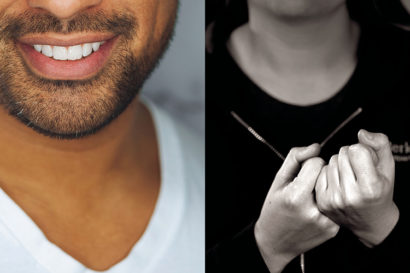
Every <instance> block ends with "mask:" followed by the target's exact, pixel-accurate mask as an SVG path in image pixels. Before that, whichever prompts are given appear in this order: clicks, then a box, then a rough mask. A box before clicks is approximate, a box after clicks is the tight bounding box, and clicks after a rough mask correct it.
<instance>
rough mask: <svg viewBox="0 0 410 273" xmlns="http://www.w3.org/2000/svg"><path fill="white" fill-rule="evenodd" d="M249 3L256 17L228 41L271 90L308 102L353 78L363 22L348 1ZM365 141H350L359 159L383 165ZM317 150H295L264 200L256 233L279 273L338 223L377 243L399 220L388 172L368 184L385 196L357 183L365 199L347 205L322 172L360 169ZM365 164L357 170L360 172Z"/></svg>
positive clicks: (292, 101)
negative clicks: (366, 150) (369, 155)
mask: <svg viewBox="0 0 410 273" xmlns="http://www.w3.org/2000/svg"><path fill="white" fill-rule="evenodd" d="M248 7H249V22H248V23H246V24H244V25H242V26H240V27H239V28H237V29H235V30H234V31H233V33H232V34H231V36H230V38H229V40H228V42H227V48H228V51H229V52H230V53H231V55H232V57H233V59H234V60H235V61H236V63H237V64H238V65H239V67H240V68H241V69H242V71H243V72H244V73H245V74H246V75H247V76H248V77H249V78H250V79H251V80H252V81H253V82H255V83H256V84H257V85H258V86H259V87H260V88H261V89H262V90H263V91H264V92H266V93H267V94H269V95H270V96H272V97H274V98H276V99H278V100H280V101H282V102H285V103H288V104H291V105H299V106H308V105H314V104H317V103H321V102H324V101H326V100H328V99H330V98H332V97H333V96H334V95H335V94H336V93H337V92H338V91H339V90H340V89H341V88H342V87H343V86H344V85H345V83H346V82H347V81H348V80H349V79H350V77H351V75H352V73H353V71H354V69H355V67H356V63H357V59H356V51H357V45H358V39H359V36H360V29H359V26H358V25H357V23H355V22H353V21H352V20H351V19H350V17H349V14H348V11H347V7H346V3H345V1H344V0H332V1H324V0H323V1H322V0H291V1H289V0H273V1H264V0H248ZM267 26H268V27H267ZM362 140H363V139H362V138H359V141H362ZM361 145H364V144H363V143H360V144H359V147H361V148H359V152H357V153H356V152H354V151H353V150H355V148H351V149H352V152H351V153H352V154H355V156H354V158H355V160H356V161H355V162H356V164H357V165H358V166H368V168H373V169H375V168H378V167H375V166H371V165H366V164H369V162H366V158H365V157H363V156H362V155H361V154H362V152H363V151H362V150H363V149H362V148H363V147H362V146H361ZM366 145H367V146H369V147H372V149H376V147H375V146H374V145H370V144H369V143H366ZM315 147H316V148H315ZM354 147H356V146H354ZM376 150H377V149H376ZM387 150H388V148H387V146H385V151H387ZM349 151H350V148H349ZM341 152H343V153H345V149H343V150H342V151H341ZM318 154H319V148H318V147H317V145H316V146H315V145H314V146H313V148H312V146H310V147H304V148H297V149H294V150H292V151H291V152H290V153H289V155H288V157H287V159H286V161H285V163H284V164H283V165H282V167H281V169H280V171H279V172H278V174H277V176H276V178H275V180H274V182H273V184H272V187H271V189H270V191H269V193H268V194H267V197H266V199H265V203H264V206H263V208H262V211H261V214H260V216H259V218H258V220H257V223H256V225H255V229H254V234H255V238H256V242H257V245H258V247H259V250H260V252H261V254H262V257H263V259H264V261H265V263H266V265H267V266H268V268H269V270H270V272H272V273H273V272H281V271H282V270H283V268H284V267H285V266H286V265H287V264H288V263H289V262H290V261H291V260H292V259H293V258H294V257H296V256H298V255H300V254H301V253H304V252H306V251H308V250H309V249H312V248H314V247H316V246H318V245H320V244H322V243H323V242H325V241H327V240H328V239H330V238H332V237H333V236H335V235H336V233H337V232H338V227H339V225H346V226H347V227H348V228H350V229H351V230H352V231H353V232H354V234H356V235H357V236H358V238H359V239H360V240H361V241H362V242H363V243H364V244H365V245H366V246H368V247H372V246H374V245H377V244H379V243H380V242H381V241H382V240H383V239H384V238H386V237H387V236H388V234H389V233H390V231H391V230H392V228H393V227H394V225H395V223H396V222H397V219H398V209H397V207H396V206H395V205H394V203H393V201H392V198H391V197H392V192H393V186H392V185H393V183H394V179H393V178H392V177H390V176H386V177H387V178H386V179H385V178H384V176H383V174H377V175H376V174H375V173H373V175H374V176H373V177H370V178H369V179H373V178H374V179H373V180H374V181H376V182H375V183H374V184H371V185H367V190H368V191H370V192H372V191H373V190H374V191H376V192H378V193H379V195H377V196H374V197H373V198H371V200H368V199H367V196H366V191H364V190H363V188H362V187H355V188H354V189H352V191H353V193H354V194H353V195H350V196H356V197H357V199H358V200H359V201H358V203H357V204H355V206H351V207H350V210H347V208H346V207H343V206H342V207H340V206H339V204H338V203H336V204H335V200H334V199H332V196H334V195H339V196H340V195H342V193H340V190H341V189H340V188H339V189H336V190H333V191H330V193H329V192H328V191H329V190H327V191H325V192H324V191H323V190H322V191H320V189H321V188H320V187H319V188H318V186H317V185H316V182H317V181H318V179H319V178H320V180H321V181H322V182H321V183H322V184H323V183H324V182H323V181H325V178H326V179H327V181H333V180H332V179H331V177H330V176H329V175H330V174H329V175H328V176H324V174H323V173H324V172H325V170H328V169H332V172H331V173H332V177H338V176H341V177H345V176H346V175H347V174H348V173H350V175H351V176H352V173H354V172H352V171H351V170H350V172H349V171H348V170H349V169H348V168H345V169H335V168H334V165H335V158H334V159H333V160H332V161H331V162H330V163H329V166H324V165H325V164H324V163H323V161H321V160H319V159H317V158H315V157H316V156H317V155H318ZM376 154H377V152H376ZM385 154H388V153H387V152H385ZM360 155H361V156H360ZM386 156H387V155H386ZM389 160H390V159H389ZM290 163H291V164H290ZM390 163H391V162H390ZM301 166H302V167H301ZM330 167H332V168H330ZM389 168H390V169H389V172H391V171H392V170H391V168H392V167H391V166H390V167H389ZM359 169H360V167H359V168H357V169H355V171H357V172H361V171H360V170H359ZM299 170H300V171H299ZM284 173H285V174H286V175H283V174H284ZM325 173H327V172H325ZM384 175H386V174H384ZM295 177H296V178H295ZM324 177H325V178H324ZM376 178H377V179H376ZM349 181H351V180H349ZM387 181H388V182H387ZM328 183H330V182H328ZM315 188H316V193H315ZM314 194H316V196H314ZM344 196H345V198H346V196H347V195H346V194H345V195H344ZM314 197H316V198H317V199H318V200H319V203H316V202H315V201H314V200H315V198H314ZM342 211H343V212H345V213H347V215H344V216H343V215H342V213H341V212H342ZM380 211H381V212H382V214H379V212H380ZM390 213H391V214H390ZM357 215H359V216H360V217H357ZM380 215H383V216H387V215H391V216H392V217H389V218H388V219H389V220H388V221H386V222H385V223H384V224H382V225H379V224H380V219H384V218H383V217H379V216H380ZM273 219H274V221H273ZM369 226H372V227H373V228H368V227H369ZM312 234H313V236H311V235H312ZM310 236H311V237H310Z"/></svg>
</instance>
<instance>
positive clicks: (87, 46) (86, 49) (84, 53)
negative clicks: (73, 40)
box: [83, 44, 93, 57]
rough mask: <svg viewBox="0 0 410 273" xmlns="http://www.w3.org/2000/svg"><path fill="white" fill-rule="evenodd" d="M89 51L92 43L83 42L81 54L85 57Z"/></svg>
mask: <svg viewBox="0 0 410 273" xmlns="http://www.w3.org/2000/svg"><path fill="white" fill-rule="evenodd" d="M91 52H93V46H92V44H83V56H84V57H87V56H88V55H90V54H91Z"/></svg>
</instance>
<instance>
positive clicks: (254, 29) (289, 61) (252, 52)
mask: <svg viewBox="0 0 410 273" xmlns="http://www.w3.org/2000/svg"><path fill="white" fill-rule="evenodd" d="M248 6H249V22H248V23H246V24H244V25H242V26H240V27H239V28H237V29H235V30H234V31H233V33H232V35H231V36H230V39H229V40H228V43H227V47H228V50H229V52H230V53H231V55H232V56H233V58H234V59H235V61H236V62H237V64H238V65H239V67H240V68H241V69H242V70H243V72H244V73H245V74H246V75H247V76H248V77H249V78H250V79H251V80H252V81H253V82H255V83H256V84H257V85H258V86H259V87H260V88H261V89H262V90H263V91H264V92H266V93H267V94H268V95H270V96H272V97H274V98H276V99H278V100H280V101H283V102H286V103H288V104H292V105H300V106H305V105H312V104H316V103H320V102H323V101H325V100H327V99H329V98H331V97H332V96H334V95H335V94H336V93H337V92H338V91H339V90H340V89H341V88H342V87H343V85H344V84H345V83H346V82H347V81H348V79H349V78H350V76H351V74H352V73H353V71H354V69H355V67H356V61H357V60H356V48H357V43H358V38H359V32H360V30H359V27H358V25H357V24H356V23H355V22H353V21H352V20H350V18H349V15H348V11H347V8H346V5H345V1H344V0H332V1H325V0H292V1H285V0H274V1H263V0H249V1H248ZM267 26H269V27H267ZM301 86H303V88H301Z"/></svg>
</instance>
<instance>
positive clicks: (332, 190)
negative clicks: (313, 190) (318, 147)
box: [327, 155, 342, 208]
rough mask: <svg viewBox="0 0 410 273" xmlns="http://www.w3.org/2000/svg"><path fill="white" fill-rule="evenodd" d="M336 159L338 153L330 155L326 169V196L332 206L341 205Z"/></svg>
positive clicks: (337, 159) (337, 206)
mask: <svg viewBox="0 0 410 273" xmlns="http://www.w3.org/2000/svg"><path fill="white" fill-rule="evenodd" d="M338 161H339V156H338V155H334V156H332V157H331V158H330V161H329V167H328V169H327V183H328V196H329V198H330V199H331V203H332V206H333V207H334V208H339V207H341V205H342V199H341V189H340V181H339V180H340V179H339V166H338Z"/></svg>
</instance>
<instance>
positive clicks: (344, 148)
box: [339, 146, 349, 154]
mask: <svg viewBox="0 0 410 273" xmlns="http://www.w3.org/2000/svg"><path fill="white" fill-rule="evenodd" d="M348 150H349V146H343V147H341V148H340V149H339V154H346V153H347V151H348Z"/></svg>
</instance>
